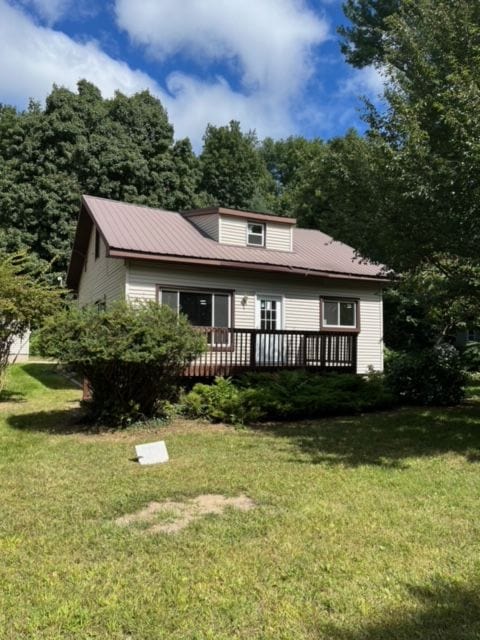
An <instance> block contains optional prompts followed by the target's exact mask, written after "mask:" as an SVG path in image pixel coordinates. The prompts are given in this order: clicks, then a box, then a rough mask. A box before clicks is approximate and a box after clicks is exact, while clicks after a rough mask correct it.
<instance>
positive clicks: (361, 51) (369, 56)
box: [338, 0, 401, 67]
mask: <svg viewBox="0 0 480 640" xmlns="http://www.w3.org/2000/svg"><path fill="white" fill-rule="evenodd" d="M400 4H401V0H347V2H344V3H343V11H344V13H345V16H346V17H347V18H348V19H349V20H350V22H351V25H352V26H342V27H339V29H338V32H339V34H340V35H341V36H342V38H343V40H342V44H341V49H342V53H343V54H344V55H345V57H346V59H347V61H348V62H349V63H350V64H352V65H353V66H354V67H365V66H367V65H370V64H380V63H382V62H383V59H384V56H385V48H384V43H385V37H386V34H387V33H388V31H389V18H390V16H392V15H394V14H395V13H396V12H397V11H398V10H399V8H400Z"/></svg>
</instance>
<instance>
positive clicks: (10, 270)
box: [0, 254, 62, 391]
mask: <svg viewBox="0 0 480 640" xmlns="http://www.w3.org/2000/svg"><path fill="white" fill-rule="evenodd" d="M61 294H62V292H61V290H60V289H58V288H57V287H53V286H51V285H49V284H48V283H46V282H45V278H44V277H43V274H41V273H38V272H35V271H32V270H31V262H30V261H29V259H28V257H27V256H25V255H21V254H15V255H7V254H0V391H1V389H2V387H3V383H4V379H5V372H6V370H7V366H8V359H9V355H10V349H11V346H12V344H13V341H14V340H15V338H16V337H17V336H22V335H24V334H25V332H26V331H28V329H30V328H32V327H35V326H36V325H38V324H39V323H40V322H41V321H42V320H43V319H44V318H45V317H46V316H48V315H50V314H52V313H54V312H55V311H56V310H58V308H59V306H60V302H61Z"/></svg>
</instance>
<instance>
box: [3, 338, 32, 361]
mask: <svg viewBox="0 0 480 640" xmlns="http://www.w3.org/2000/svg"><path fill="white" fill-rule="evenodd" d="M29 353H30V331H27V332H26V333H24V334H23V335H22V336H16V337H15V340H14V341H13V344H12V346H11V347H10V355H9V357H8V361H9V362H27V360H28V357H29Z"/></svg>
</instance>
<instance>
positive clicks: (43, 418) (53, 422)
mask: <svg viewBox="0 0 480 640" xmlns="http://www.w3.org/2000/svg"><path fill="white" fill-rule="evenodd" d="M7 424H8V425H9V426H10V427H13V428H14V429H18V430H19V431H32V432H44V433H50V434H57V435H72V434H75V433H91V434H95V433H99V432H100V431H101V430H102V429H101V427H97V426H94V425H92V424H91V423H89V422H88V421H87V420H86V416H85V412H84V411H83V410H82V409H79V408H78V407H75V408H72V409H60V410H57V411H36V412H33V413H20V414H17V415H11V416H8V418H7Z"/></svg>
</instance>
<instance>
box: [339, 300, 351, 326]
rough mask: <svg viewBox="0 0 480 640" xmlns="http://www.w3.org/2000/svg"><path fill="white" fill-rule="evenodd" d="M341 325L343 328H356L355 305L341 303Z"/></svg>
mask: <svg viewBox="0 0 480 640" xmlns="http://www.w3.org/2000/svg"><path fill="white" fill-rule="evenodd" d="M339 304H340V324H341V325H342V327H354V326H355V303H354V302H340V303H339Z"/></svg>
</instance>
